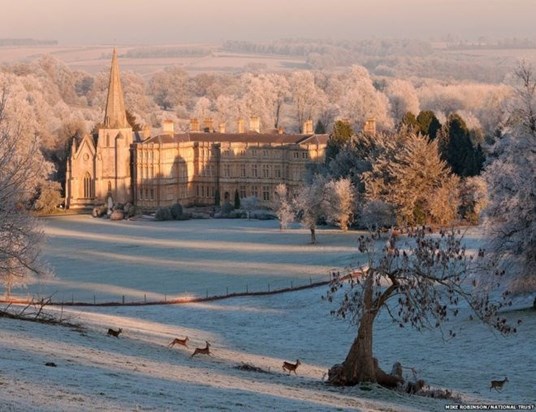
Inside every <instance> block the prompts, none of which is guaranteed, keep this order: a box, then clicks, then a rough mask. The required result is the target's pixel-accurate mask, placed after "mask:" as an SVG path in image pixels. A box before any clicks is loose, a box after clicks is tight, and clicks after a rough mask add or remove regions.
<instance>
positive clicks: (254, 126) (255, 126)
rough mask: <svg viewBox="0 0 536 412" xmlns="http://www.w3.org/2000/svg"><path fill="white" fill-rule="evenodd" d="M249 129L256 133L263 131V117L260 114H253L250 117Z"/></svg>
mask: <svg viewBox="0 0 536 412" xmlns="http://www.w3.org/2000/svg"><path fill="white" fill-rule="evenodd" d="M249 130H251V131H252V132H255V133H260V132H261V119H260V118H259V116H251V117H250V118H249Z"/></svg>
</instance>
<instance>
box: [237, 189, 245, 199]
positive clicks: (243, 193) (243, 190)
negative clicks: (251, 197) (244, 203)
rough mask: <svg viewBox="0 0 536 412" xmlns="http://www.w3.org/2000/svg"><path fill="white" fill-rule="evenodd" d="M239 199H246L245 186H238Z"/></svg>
mask: <svg viewBox="0 0 536 412" xmlns="http://www.w3.org/2000/svg"><path fill="white" fill-rule="evenodd" d="M239 192H240V197H241V198H242V199H243V198H245V197H246V186H240V190H239Z"/></svg>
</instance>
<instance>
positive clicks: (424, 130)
mask: <svg viewBox="0 0 536 412" xmlns="http://www.w3.org/2000/svg"><path fill="white" fill-rule="evenodd" d="M416 120H417V124H418V125H419V130H420V132H421V134H423V135H425V136H428V137H429V138H430V139H432V140H433V139H435V138H436V137H437V133H438V132H439V130H440V129H441V122H440V121H439V120H438V118H437V117H436V115H435V114H434V112H432V111H431V110H424V111H421V112H420V113H419V114H418V116H417V118H416Z"/></svg>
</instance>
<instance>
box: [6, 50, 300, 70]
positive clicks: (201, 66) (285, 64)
mask: <svg viewBox="0 0 536 412" xmlns="http://www.w3.org/2000/svg"><path fill="white" fill-rule="evenodd" d="M197 46H199V47H206V46H210V45H188V47H197ZM113 47H114V46H113V45H96V46H63V47H62V46H57V45H54V46H32V47H14V46H6V47H0V64H2V63H14V62H17V61H25V62H27V61H32V60H35V59H38V58H39V57H40V56H42V55H44V54H49V55H52V56H54V57H56V58H58V59H59V60H61V61H63V62H64V63H65V64H67V65H68V66H69V67H70V68H71V69H75V70H83V71H87V72H89V73H92V74H95V73H97V72H99V71H102V70H107V69H108V66H109V64H110V59H111V56H112V50H113ZM212 47H213V48H217V46H216V45H212ZM139 48H140V46H121V47H118V48H117V49H118V52H119V55H120V56H121V55H122V54H125V53H126V52H127V51H129V50H134V49H139ZM120 58H121V57H120ZM166 66H181V67H182V68H183V69H184V70H186V71H187V72H189V73H193V74H195V73H202V72H218V71H223V72H230V71H231V72H233V71H241V70H247V69H248V68H262V69H266V70H270V71H281V70H295V69H304V68H306V65H305V60H304V58H303V57H292V56H266V55H253V54H251V55H246V54H235V53H223V52H215V53H212V54H210V55H207V56H193V57H192V56H184V57H162V58H125V57H123V58H121V69H122V70H130V71H133V72H136V73H139V74H141V75H143V76H149V75H151V74H152V73H154V72H155V71H158V70H161V69H163V68H164V67H166Z"/></svg>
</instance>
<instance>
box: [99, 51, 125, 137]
mask: <svg viewBox="0 0 536 412" xmlns="http://www.w3.org/2000/svg"><path fill="white" fill-rule="evenodd" d="M104 127H105V128H108V129H124V128H128V127H130V126H129V124H128V122H127V116H126V113H125V101H124V99H123V89H122V87H121V77H120V74H119V63H118V62H117V51H116V50H115V49H114V52H113V56H112V68H111V70H110V83H109V85H108V99H107V100H106V112H105V113H104Z"/></svg>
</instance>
